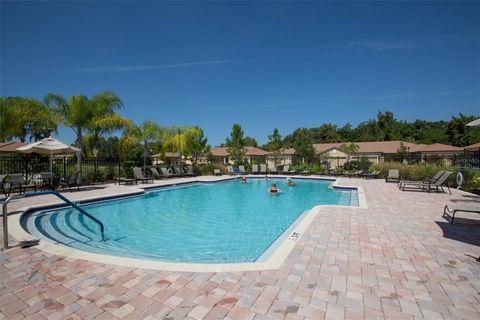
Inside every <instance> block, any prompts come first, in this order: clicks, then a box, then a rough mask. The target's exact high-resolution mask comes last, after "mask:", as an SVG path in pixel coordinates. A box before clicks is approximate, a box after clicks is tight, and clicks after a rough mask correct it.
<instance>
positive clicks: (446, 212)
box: [443, 205, 480, 224]
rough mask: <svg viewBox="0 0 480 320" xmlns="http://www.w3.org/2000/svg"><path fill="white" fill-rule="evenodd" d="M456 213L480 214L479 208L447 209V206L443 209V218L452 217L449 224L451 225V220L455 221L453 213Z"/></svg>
mask: <svg viewBox="0 0 480 320" xmlns="http://www.w3.org/2000/svg"><path fill="white" fill-rule="evenodd" d="M457 212H471V213H479V214H480V206H478V207H470V206H469V207H467V206H465V207H461V206H452V205H450V207H448V205H446V206H445V208H443V217H445V216H446V215H449V216H451V217H452V219H451V221H450V224H453V220H455V213H457Z"/></svg>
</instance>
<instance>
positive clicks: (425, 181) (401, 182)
mask: <svg viewBox="0 0 480 320" xmlns="http://www.w3.org/2000/svg"><path fill="white" fill-rule="evenodd" d="M444 172H445V171H443V170H441V171H438V172H437V173H436V174H435V175H434V176H433V177H432V178H430V179H424V180H423V181H412V180H400V182H399V183H398V187H399V188H400V189H401V188H402V187H403V185H418V184H427V183H435V182H437V180H438V179H440V177H441V176H442V175H443V173H444Z"/></svg>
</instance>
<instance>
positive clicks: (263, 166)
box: [260, 163, 267, 174]
mask: <svg viewBox="0 0 480 320" xmlns="http://www.w3.org/2000/svg"><path fill="white" fill-rule="evenodd" d="M260 173H261V174H266V173H267V165H266V164H265V163H262V164H260Z"/></svg>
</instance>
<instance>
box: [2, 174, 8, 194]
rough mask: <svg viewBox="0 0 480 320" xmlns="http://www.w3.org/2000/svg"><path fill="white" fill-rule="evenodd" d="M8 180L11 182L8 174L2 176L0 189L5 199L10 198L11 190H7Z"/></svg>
mask: <svg viewBox="0 0 480 320" xmlns="http://www.w3.org/2000/svg"><path fill="white" fill-rule="evenodd" d="M7 180H9V178H8V174H0V189H1V190H2V192H3V194H4V195H5V198H8V196H9V195H10V190H7V188H6V184H7Z"/></svg>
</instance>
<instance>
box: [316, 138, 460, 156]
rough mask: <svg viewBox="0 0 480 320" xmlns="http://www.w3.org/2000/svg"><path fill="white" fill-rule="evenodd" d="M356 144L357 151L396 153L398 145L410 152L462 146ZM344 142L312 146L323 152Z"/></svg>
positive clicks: (381, 142) (449, 149) (451, 149)
mask: <svg viewBox="0 0 480 320" xmlns="http://www.w3.org/2000/svg"><path fill="white" fill-rule="evenodd" d="M354 143H355V144H356V145H358V147H359V149H358V152H359V153H397V151H398V149H400V147H401V146H402V144H403V146H405V147H406V148H408V149H409V151H410V152H442V151H443V152H445V151H446V152H452V151H461V150H462V148H458V147H455V146H450V145H447V144H442V143H433V144H416V143H412V142H406V141H399V140H397V141H371V142H354ZM342 144H344V142H337V143H315V144H314V145H313V147H314V148H315V150H316V151H317V153H323V152H326V151H328V150H330V149H333V148H337V149H339V148H340V146H341V145H342Z"/></svg>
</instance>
